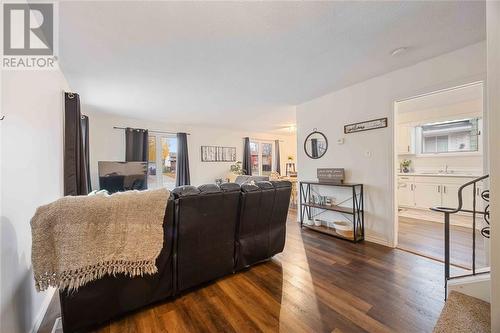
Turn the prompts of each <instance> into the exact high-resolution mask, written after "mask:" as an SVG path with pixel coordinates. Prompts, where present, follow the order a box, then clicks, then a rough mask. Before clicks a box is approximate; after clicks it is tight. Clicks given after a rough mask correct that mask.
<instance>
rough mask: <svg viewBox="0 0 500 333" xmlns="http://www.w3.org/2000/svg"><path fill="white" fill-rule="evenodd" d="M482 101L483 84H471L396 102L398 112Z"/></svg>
mask: <svg viewBox="0 0 500 333" xmlns="http://www.w3.org/2000/svg"><path fill="white" fill-rule="evenodd" d="M472 101H477V102H478V103H480V104H481V103H482V101H483V84H482V83H477V84H471V85H466V86H462V87H457V88H454V89H447V90H443V91H437V92H435V93H432V94H427V95H424V96H419V97H415V98H411V99H408V100H405V101H401V102H398V112H399V113H406V112H419V111H425V110H429V109H434V108H439V107H443V106H447V105H453V104H460V103H465V102H472Z"/></svg>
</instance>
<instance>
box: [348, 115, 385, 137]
mask: <svg viewBox="0 0 500 333" xmlns="http://www.w3.org/2000/svg"><path fill="white" fill-rule="evenodd" d="M385 127H387V118H379V119H373V120H368V121H362V122H359V123H354V124H348V125H345V126H344V133H345V134H349V133H356V132H363V131H369V130H373V129H377V128H385Z"/></svg>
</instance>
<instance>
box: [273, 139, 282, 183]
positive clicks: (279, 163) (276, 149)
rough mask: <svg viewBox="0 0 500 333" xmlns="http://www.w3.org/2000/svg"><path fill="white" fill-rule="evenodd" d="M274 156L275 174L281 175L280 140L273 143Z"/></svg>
mask: <svg viewBox="0 0 500 333" xmlns="http://www.w3.org/2000/svg"><path fill="white" fill-rule="evenodd" d="M274 145H275V151H276V153H275V155H276V172H277V173H279V174H280V175H281V159H280V140H275V141H274Z"/></svg>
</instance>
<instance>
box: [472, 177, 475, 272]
mask: <svg viewBox="0 0 500 333" xmlns="http://www.w3.org/2000/svg"><path fill="white" fill-rule="evenodd" d="M473 189H474V191H473V192H472V193H473V195H472V275H476V183H474V185H473Z"/></svg>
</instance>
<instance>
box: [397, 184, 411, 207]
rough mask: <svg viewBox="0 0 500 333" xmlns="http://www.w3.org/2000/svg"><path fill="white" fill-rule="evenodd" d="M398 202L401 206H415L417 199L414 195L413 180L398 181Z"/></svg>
mask: <svg viewBox="0 0 500 333" xmlns="http://www.w3.org/2000/svg"><path fill="white" fill-rule="evenodd" d="M398 202H399V205H400V206H405V207H413V206H415V200H414V196H413V182H408V181H398Z"/></svg>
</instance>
